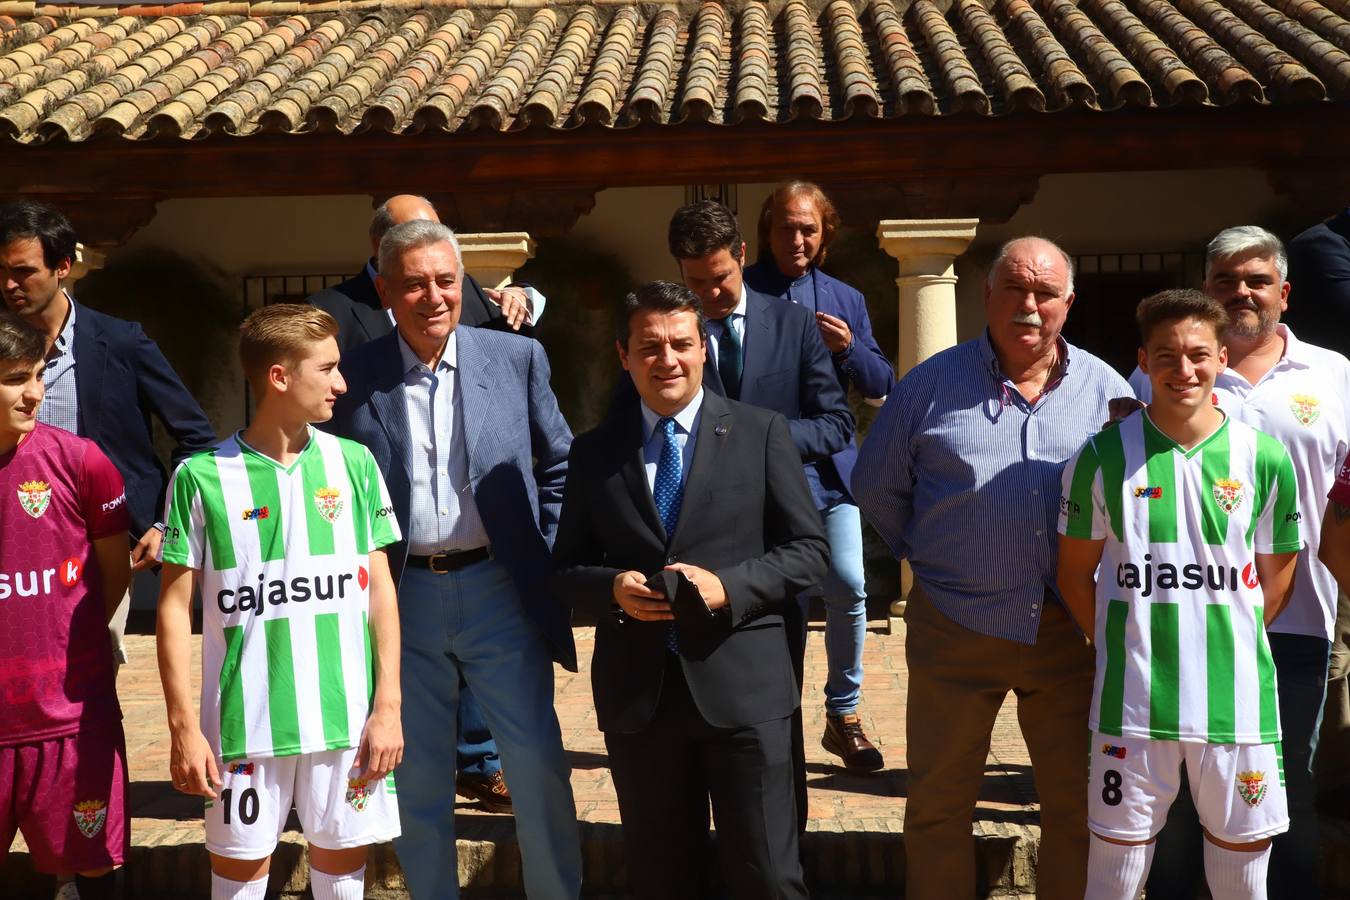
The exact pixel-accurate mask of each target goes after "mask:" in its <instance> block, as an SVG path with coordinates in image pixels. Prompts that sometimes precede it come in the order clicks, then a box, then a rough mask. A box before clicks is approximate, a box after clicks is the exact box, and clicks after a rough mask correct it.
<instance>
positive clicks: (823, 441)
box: [667, 200, 853, 830]
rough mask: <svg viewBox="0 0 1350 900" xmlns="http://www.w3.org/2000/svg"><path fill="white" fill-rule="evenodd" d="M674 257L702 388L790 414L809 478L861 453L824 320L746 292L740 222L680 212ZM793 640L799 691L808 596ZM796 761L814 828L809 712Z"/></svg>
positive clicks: (711, 206) (795, 613)
mask: <svg viewBox="0 0 1350 900" xmlns="http://www.w3.org/2000/svg"><path fill="white" fill-rule="evenodd" d="M667 237H668V241H669V246H670V253H671V255H672V256H673V257H675V260H676V262H678V263H679V266H680V274H681V277H683V279H684V283H685V286H686V287H688V288H689V289H690V290H692V291H693V292H694V293H695V294H697V295H698V297H699V300H701V301H702V303H703V310H704V312H705V313H706V315H707V317H708V340H707V348H708V349H707V361H706V363H705V365H704V367H703V384H704V386H705V387H707V388H708V389H710V390H712V391H713V392H715V393H717V394H721V395H722V396H724V397H730V398H731V399H733V400H739V401H741V402H742V403H749V404H751V405H752V406H760V407H763V408H765V409H771V410H773V411H774V412H777V413H781V414H782V415H783V417H784V418H786V419H787V424H788V432H789V434H790V435H791V436H792V443H793V444H794V445H795V446H796V448H797V452H798V454H800V456H801V460H802V464H803V466H805V468H806V470H807V473H808V477H807V480H808V481H810V480H811V476H812V475H813V474H815V470H817V469H818V468H820V467H828V468H830V469H831V470H832V469H833V463H832V462H831V460H832V459H833V458H834V455H835V454H836V453H839V452H841V451H843V450H844V449H845V448H847V447H852V446H853V415H852V414H851V413H850V412H849V409H848V401H847V398H846V397H845V395H844V391H843V389H841V388H840V386H839V380H838V378H836V377H835V373H834V365H833V364H832V363H831V362H830V354H829V351H827V350H826V349H825V344H824V343H823V342H822V341H821V339H820V334H819V332H818V331H817V328H816V323H815V317H814V316H812V315H811V313H809V312H807V310H806V309H805V308H803V307H801V306H797V305H796V304H792V303H783V302H781V301H779V300H776V299H774V298H772V297H766V296H764V295H763V294H760V293H758V292H756V291H752V290H750V289H749V288H747V287H746V286H745V284H744V281H743V279H742V270H741V267H742V266H743V265H744V261H745V241H744V240H743V239H742V238H741V231H740V226H739V225H738V224H737V222H736V215H735V213H733V212H732V211H731V210H730V209H728V208H727V207H725V206H723V205H722V204H721V203H718V202H716V201H713V200H706V201H703V202H701V203H693V204H690V205H688V206H683V207H680V209H678V210H676V211H675V215H674V216H673V217H672V218H671V220H670V230H669V233H668V236H667ZM784 619H785V623H786V628H785V634H786V636H787V640H788V649H789V651H790V652H791V655H792V662H793V667H794V669H795V671H796V675H797V688H798V691H799V693H800V689H801V686H802V678H803V669H804V665H805V658H806V596H805V595H802V596H801V597H799V598H798V602H797V603H792V604H788V608H787V609H786V610H785V611H784ZM793 724H794V727H793V736H792V738H793V762H794V769H795V775H796V788H797V820H798V826H799V827H800V828H801V829H803V830H805V828H806V752H805V747H804V744H803V741H802V718H801V710H800V709H798V710H797V712H796V713H795V715H794V723H793Z"/></svg>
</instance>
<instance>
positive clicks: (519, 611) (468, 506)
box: [330, 220, 581, 900]
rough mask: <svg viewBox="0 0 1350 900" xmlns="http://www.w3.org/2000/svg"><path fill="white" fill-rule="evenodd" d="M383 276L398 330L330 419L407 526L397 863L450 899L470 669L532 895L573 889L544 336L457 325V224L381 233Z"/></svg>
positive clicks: (381, 285)
mask: <svg viewBox="0 0 1350 900" xmlns="http://www.w3.org/2000/svg"><path fill="white" fill-rule="evenodd" d="M379 272H380V275H379V280H378V281H377V282H376V284H377V287H378V289H379V291H380V295H381V297H382V298H383V300H384V301H385V305H386V306H388V307H389V308H390V309H391V310H393V314H394V319H395V321H396V322H397V329H396V330H395V331H394V332H391V333H390V334H387V335H385V336H384V337H381V338H377V339H375V340H373V341H371V342H370V343H368V344H365V345H363V346H361V347H357V348H356V349H355V350H352V351H351V352H350V353H349V354H348V355H347V356H346V357H344V358H343V360H342V372H343V375H344V376H345V377H346V379H347V393H346V394H345V395H344V396H343V397H341V398H340V399H339V401H338V403H337V405H336V407H335V409H334V414H333V419H332V422H331V426H330V427H331V428H332V430H333V431H334V432H335V433H337V434H339V435H342V436H343V437H348V438H352V439H354V440H356V441H359V442H361V443H362V444H365V445H366V447H368V448H369V449H370V451H371V453H372V454H373V455H374V456H375V459H376V461H377V462H378V463H379V466H380V470H381V471H382V472H384V474H385V479H386V483H387V485H388V488H389V497H390V501H391V504H392V507H393V514H394V515H395V516H396V517H397V520H398V523H399V529H400V531H401V532H402V534H403V535H404V539H403V541H401V542H400V543H398V544H394V545H391V547H390V548H389V565H390V569H391V571H392V573H393V575H394V578H395V579H396V580H397V581H398V583H399V621H400V624H401V626H402V648H403V652H402V663H403V710H404V716H403V727H404V735H405V748H406V749H405V751H404V757H403V763H402V765H401V766H400V767H399V770H398V777H399V811H400V815H401V817H402V823H403V836H402V837H401V838H399V839H398V840H397V841H395V847H396V849H397V850H398V854H399V860H400V862H401V863H402V865H403V870H404V874H405V876H406V877H407V882H408V886H409V889H410V891H411V892H412V895H413V896H414V897H416V898H430V897H438V898H454V897H455V896H457V894H458V890H457V885H458V879H459V872H458V867H457V865H456V862H455V826H454V820H455V816H454V790H453V788H451V787H450V786H449V784H448V783H447V781H446V778H445V769H446V761H447V760H448V759H449V758H450V755H451V753H452V752H453V749H454V746H455V740H456V727H455V725H456V720H457V718H458V706H459V685H460V680H461V678H463V679H464V680H465V681H467V683H468V684H469V686H470V687H471V688H472V689H473V692H474V694H475V695H476V696H477V697H478V698H479V700H480V701H481V703H482V712H483V714H484V717H485V718H486V719H487V724H488V726H489V727H490V728H491V729H492V733H493V734H494V735H496V737H497V743H498V745H499V746H500V748H501V754H502V761H503V763H504V764H505V767H506V769H507V771H509V772H510V773H511V780H512V783H514V784H516V785H517V786H518V788H519V790H518V791H517V792H516V794H515V796H514V798H513V801H514V805H515V808H516V811H517V813H518V814H517V816H516V834H517V837H518V838H519V841H520V850H521V858H522V862H523V864H524V882H525V885H524V886H525V892H526V893H527V894H528V895H529V896H531V897H547V898H551V900H553V898H556V900H566V898H575V897H576V896H577V895H578V893H579V892H580V889H581V847H580V840H579V835H578V833H577V824H576V807H575V805H574V804H573V801H572V789H571V784H570V781H569V776H570V769H569V767H568V764H567V757H566V755H565V754H564V752H563V746H562V732H561V730H560V729H559V726H558V718H557V714H556V713H555V712H554V709H553V663H554V661H557V662H558V663H559V664H561V665H563V666H564V667H566V668H568V669H570V670H572V671H576V666H577V664H576V648H575V646H574V644H573V642H572V630H571V627H570V624H569V622H568V618H567V614H566V612H565V611H564V610H563V609H562V607H561V606H560V605H559V604H558V602H557V601H556V600H554V599H552V598H551V596H550V595H549V593H548V579H549V576H550V573H551V566H550V562H549V552H550V547H551V545H552V542H553V535H554V531H555V529H556V527H557V521H558V507H559V505H560V503H561V501H562V489H563V481H564V480H565V478H566V476H567V452H568V449H569V447H570V446H571V441H572V433H571V431H570V430H569V429H568V427H567V423H566V422H565V421H564V420H563V417H562V414H561V413H560V412H559V411H558V403H557V400H556V398H555V397H554V396H553V391H552V389H551V388H550V387H549V367H548V358H547V357H546V356H545V354H544V349H543V347H541V346H540V345H539V344H538V343H537V342H536V341H534V340H532V339H529V338H524V337H521V336H519V335H514V334H500V333H498V332H495V331H488V330H485V329H482V328H458V327H456V326H457V325H458V324H459V323H458V319H459V302H460V289H461V281H460V276H461V273H462V272H463V269H462V262H461V259H460V254H459V246H458V244H457V243H456V242H455V237H454V234H453V233H452V232H451V231H450V229H448V228H446V227H445V226H444V225H441V224H439V223H437V222H430V221H423V220H417V221H411V222H405V223H404V224H402V225H397V226H395V227H394V228H392V229H390V230H389V232H388V233H387V234H386V235H385V236H384V239H383V240H382V241H381V242H380V253H379Z"/></svg>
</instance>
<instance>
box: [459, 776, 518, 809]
mask: <svg viewBox="0 0 1350 900" xmlns="http://www.w3.org/2000/svg"><path fill="white" fill-rule="evenodd" d="M455 793H456V794H459V795H460V796H461V797H463V798H464V799H466V800H477V801H478V802H479V803H480V804H482V806H483V809H485V810H487V811H488V812H490V813H510V812H513V811H514V810H513V807H512V806H511V791H510V790H508V789H507V787H506V779H505V778H503V777H502V773H501V771H500V770H499V771H496V772H493V773H492V774H491V775H465V774H463V773H461V774H459V775H457V776H456V777H455Z"/></svg>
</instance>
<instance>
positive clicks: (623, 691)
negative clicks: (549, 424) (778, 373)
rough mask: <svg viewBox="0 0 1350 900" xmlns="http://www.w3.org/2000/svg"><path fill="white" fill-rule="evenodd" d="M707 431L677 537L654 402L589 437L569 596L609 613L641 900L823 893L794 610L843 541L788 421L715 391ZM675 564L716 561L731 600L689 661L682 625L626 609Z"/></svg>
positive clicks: (635, 887)
mask: <svg viewBox="0 0 1350 900" xmlns="http://www.w3.org/2000/svg"><path fill="white" fill-rule="evenodd" d="M697 428H698V431H697V442H696V444H695V447H694V455H693V460H692V461H691V463H690V469H689V473H688V476H687V478H686V480H685V484H684V488H683V500H682V503H681V507H680V517H679V524H678V525H677V526H676V529H675V533H674V534H673V535H667V534H666V532H665V529H664V527H663V526H662V524H661V519H660V516H659V514H658V512H657V508H656V503H655V500H654V499H653V497H652V492H651V489H650V487H649V486H648V483H647V477H646V473H645V470H644V466H643V452H642V444H643V434H642V416H641V408H640V406H639V403H638V400H637V398H636V397H635V396H629V397H627V398H625V399H623V400H621V401H619V402H618V403H617V404H616V406H615V408H614V409H613V410H611V413H610V415H609V417H608V418H607V419H606V421H605V422H604V423H603V424H602V425H601V426H600V427H599V428H597V429H596V430H594V431H591V432H589V433H587V434H585V435H583V436H581V437H579V438H577V440H576V441H575V443H574V444H573V447H572V453H571V457H570V461H569V466H568V479H567V484H566V487H565V490H564V497H563V506H562V513H561V518H560V522H559V526H558V538H557V542H556V544H555V548H554V563H555V566H556V569H557V574H556V576H555V578H554V587H555V592H556V593H557V595H558V596H559V597H560V598H562V599H563V601H564V602H565V603H566V604H568V605H569V607H570V608H572V609H585V610H587V611H589V612H590V613H591V614H592V615H593V616H594V617H595V618H596V619H597V621H598V624H597V627H596V639H595V656H594V659H593V661H592V664H591V684H592V690H593V692H594V696H595V708H596V715H597V719H598V724H599V727H600V729H601V730H602V731H603V732H604V733H605V743H606V747H607V748H608V750H609V754H610V768H611V771H612V773H613V776H614V782H615V787H616V789H617V791H618V795H619V809H620V813H621V816H622V819H623V827H624V845H625V848H626V853H627V856H628V878H629V888H630V890H631V892H632V894H633V896H635V897H639V898H644V900H645V898H694V897H711V896H728V897H737V898H746V900H754V898H764V900H769V898H775V900H776V898H796V897H805V896H806V888H805V886H804V884H803V882H802V876H801V866H800V862H799V860H798V857H797V831H796V828H795V815H794V810H795V799H794V787H793V777H792V764H791V758H790V750H789V741H788V737H789V729H790V717H791V715H792V713H793V711H794V710H795V709H797V707H798V705H799V702H800V689H799V687H798V685H797V681H796V679H795V676H794V673H793V666H792V660H791V656H790V653H789V651H788V642H787V640H786V639H785V637H784V616H783V613H784V611H785V610H787V609H789V608H792V607H794V606H795V599H794V598H795V596H796V594H797V593H798V592H799V591H801V590H803V589H805V588H806V587H808V586H810V585H812V584H814V583H815V582H816V581H817V580H819V578H820V577H821V576H822V575H823V574H824V573H825V569H826V553H827V549H826V548H827V545H826V541H825V536H824V532H823V530H822V528H821V524H820V518H819V516H818V515H817V514H816V510H815V505H814V503H813V502H812V499H811V494H810V490H809V489H808V488H807V485H806V478H805V476H804V475H803V474H802V468H801V462H800V454H799V452H798V450H797V448H796V447H794V446H793V443H792V441H791V438H790V436H789V428H788V423H787V422H785V421H784V419H783V417H782V416H779V415H775V414H773V413H771V412H768V411H766V410H762V409H756V408H754V407H751V406H748V405H746V404H743V403H737V402H735V401H731V400H726V399H724V398H722V397H719V396H717V395H715V394H713V393H711V392H709V391H705V392H704V396H703V406H702V409H701V410H700V413H699V417H698V425H697ZM673 562H686V563H689V564H690V565H695V566H699V567H702V568H705V569H708V570H710V571H712V572H713V573H714V574H716V575H717V576H718V578H720V579H721V581H722V584H723V586H724V587H725V589H726V594H727V598H728V604H729V605H728V607H727V608H726V609H724V610H721V611H719V612H717V613H716V614H715V615H713V616H712V617H710V618H709V619H708V620H707V621H706V622H705V623H703V624H702V626H701V628H702V630H701V632H700V633H699V634H700V639H699V640H697V641H692V642H690V641H685V642H682V643H681V644H680V651H679V653H678V654H676V653H673V652H671V651H670V650H669V649H668V648H667V645H666V630H667V629H666V625H665V624H664V623H649V622H638V621H635V620H631V619H628V618H626V617H624V616H623V615H622V613H621V612H620V611H619V610H618V607H617V606H616V605H615V603H614V602H613V582H614V578H615V576H616V575H618V574H619V573H620V572H622V571H627V570H637V571H640V572H643V573H645V574H649V575H650V574H652V573H655V572H658V571H659V570H661V569H662V568H663V567H664V566H666V565H667V564H669V563H673ZM709 798H711V800H712V805H713V810H714V815H715V818H716V823H717V834H718V854H717V858H718V860H719V869H720V876H721V882H722V884H721V887H720V891H719V892H718V893H716V894H714V893H711V891H712V890H713V889H712V888H711V886H710V882H711V879H712V876H713V871H712V868H711V866H710V861H711V860H710V854H709V847H708V799H709Z"/></svg>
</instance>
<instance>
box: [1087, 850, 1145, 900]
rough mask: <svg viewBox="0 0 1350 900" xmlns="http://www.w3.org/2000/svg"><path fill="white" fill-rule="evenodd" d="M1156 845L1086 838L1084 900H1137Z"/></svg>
mask: <svg viewBox="0 0 1350 900" xmlns="http://www.w3.org/2000/svg"><path fill="white" fill-rule="evenodd" d="M1157 846H1158V845H1157V844H1156V843H1154V842H1153V841H1149V842H1148V843H1147V844H1113V843H1111V842H1110V841H1104V840H1102V839H1101V838H1099V837H1097V836H1096V835H1092V836H1091V837H1090V838H1088V873H1087V875H1088V877H1087V894H1086V895H1085V898H1086V900H1137V898H1138V897H1139V891H1140V889H1141V888H1143V886H1144V879H1145V878H1147V877H1148V869H1149V866H1151V865H1153V851H1154V849H1155V848H1156V847H1157Z"/></svg>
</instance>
